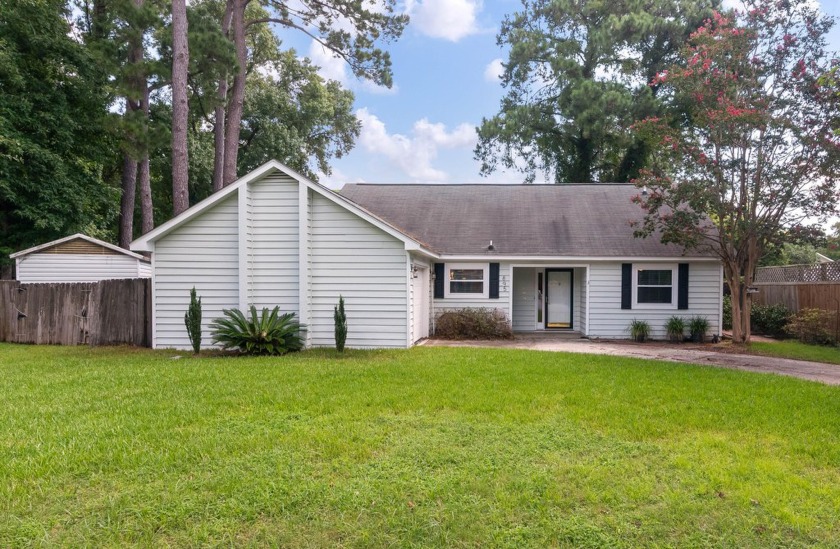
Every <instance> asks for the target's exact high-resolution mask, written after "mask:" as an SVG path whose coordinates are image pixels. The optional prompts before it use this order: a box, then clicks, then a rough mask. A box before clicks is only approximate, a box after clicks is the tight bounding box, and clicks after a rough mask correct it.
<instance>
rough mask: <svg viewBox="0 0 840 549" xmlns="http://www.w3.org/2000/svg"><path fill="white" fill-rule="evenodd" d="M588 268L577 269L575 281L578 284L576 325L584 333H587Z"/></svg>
mask: <svg viewBox="0 0 840 549" xmlns="http://www.w3.org/2000/svg"><path fill="white" fill-rule="evenodd" d="M587 273H588V269H586V268H578V269H575V283H576V284H577V285H578V303H579V305H580V306H579V307H578V309H577V310H578V313H577V315H578V323H577V324H576V325H575V329H576V330H577V331H578V332H580V333H581V334H583V335H587V326H586V293H587V291H588V290H589V288H588V287H587V285H586V277H587Z"/></svg>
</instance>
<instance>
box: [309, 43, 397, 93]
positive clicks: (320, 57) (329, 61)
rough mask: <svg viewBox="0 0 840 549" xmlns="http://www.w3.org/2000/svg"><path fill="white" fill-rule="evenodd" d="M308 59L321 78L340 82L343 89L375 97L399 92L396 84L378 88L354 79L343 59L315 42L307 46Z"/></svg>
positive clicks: (366, 81) (365, 81) (367, 81)
mask: <svg viewBox="0 0 840 549" xmlns="http://www.w3.org/2000/svg"><path fill="white" fill-rule="evenodd" d="M308 57H309V59H310V60H311V61H312V64H313V65H315V66H317V67H318V74H320V75H321V77H322V78H324V79H325V80H335V81H337V82H340V83H341V85H342V86H344V87H345V88H348V89H351V90H357V91H358V90H363V91H366V92H368V93H373V94H377V95H392V94H395V93H397V92H398V91H399V87H398V86H397V85H396V84H394V85H393V86H391V87H390V88H386V87H385V86H378V85H376V84H374V83H373V82H371V81H370V80H360V79H358V78H356V77H355V76H354V75H353V74H352V73H351V72H350V70H349V67H348V66H347V62H346V61H345V60H344V59H342V58H341V57H338V56H337V55H336V54H334V53H333V52H332V51H330V50H329V49H328V48H325V47H324V46H322V45H321V44H319V43H318V42H317V41H316V40H312V42H311V43H310V44H309V54H308Z"/></svg>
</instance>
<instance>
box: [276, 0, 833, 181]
mask: <svg viewBox="0 0 840 549" xmlns="http://www.w3.org/2000/svg"><path fill="white" fill-rule="evenodd" d="M734 3H735V2H734V0H727V1H726V4H727V5H734ZM819 4H820V7H821V9H822V10H823V11H824V12H826V13H828V14H830V15H833V16H835V17H838V18H840V0H819ZM401 7H402V8H403V9H405V10H406V11H407V12H408V13H409V15H410V16H411V23H409V25H408V27H407V28H406V31H405V33H404V34H403V36H402V37H401V38H400V39H399V41H397V42H396V43H394V44H392V45H391V46H390V47H389V48H388V50H389V51H390V52H391V59H392V61H393V70H394V88H393V89H391V90H384V89H377V88H375V87H373V86H372V85H370V84H369V83H366V82H360V81H358V80H356V79H355V78H354V77H352V75H350V74H349V71H348V70H347V68H346V66H344V64H343V61H340V60H338V59H334V58H332V57H331V56H330V55H329V54H328V53H327V52H325V51H324V50H323V49H322V48H320V47H318V46H316V45H315V44H313V43H312V42H310V41H308V40H307V39H306V37H304V36H302V35H298V36H291V35H289V36H281V38H283V39H284V41H285V43H286V44H288V45H289V46H292V47H295V48H296V49H297V50H298V51H300V52H301V53H303V54H306V55H308V56H309V57H310V58H312V59H313V62H315V64H317V65H319V66H321V73H322V75H324V76H325V77H327V78H333V79H336V80H339V81H341V82H343V83H344V84H345V86H346V87H348V88H350V89H352V90H353V91H354V92H355V94H356V104H355V109H356V114H357V116H358V117H359V118H360V120H361V121H362V124H363V128H362V133H361V135H360V137H359V139H358V140H357V142H356V147H355V148H354V149H353V151H351V152H350V154H349V155H347V156H346V157H345V158H343V159H341V160H337V161H334V162H333V167H334V172H333V174H332V176H330V177H323V178H322V182H323V183H325V184H327V185H329V186H330V187H333V188H339V187H341V186H342V185H343V184H344V183H349V182H370V183H410V182H422V183H476V182H500V183H502V182H504V183H520V182H522V176H521V175H520V174H518V173H515V172H507V173H505V172H499V173H495V174H493V175H492V176H491V177H489V178H483V177H481V176H480V175H479V173H478V170H479V163H478V162H476V161H475V160H474V159H473V148H474V146H475V143H476V135H475V127H476V126H477V125H478V124H479V123H480V122H481V119H482V117H489V116H492V115H493V114H495V113H496V112H497V110H498V108H499V101H500V99H501V97H502V95H503V92H504V90H503V89H502V87H501V84H500V82H499V80H498V77H497V76H496V75H497V74H498V70H499V69H500V67H499V61H500V60H504V59H506V55H505V52H504V51H502V49H500V48H499V47H498V46H497V45H496V34H497V32H498V30H499V26H500V24H501V21H502V19H503V18H504V16H505V15H506V14H509V13H514V12H516V11H518V10H519V9H520V8H521V2H520V0H496V1H492V2H490V1H487V2H481V1H480V0H407V1H406V2H405V3H404V4H402V5H401ZM830 41H831V47H832V49H834V50H835V51H837V50H840V28H838V27H835V28H834V30H833V32H832V34H831V36H830Z"/></svg>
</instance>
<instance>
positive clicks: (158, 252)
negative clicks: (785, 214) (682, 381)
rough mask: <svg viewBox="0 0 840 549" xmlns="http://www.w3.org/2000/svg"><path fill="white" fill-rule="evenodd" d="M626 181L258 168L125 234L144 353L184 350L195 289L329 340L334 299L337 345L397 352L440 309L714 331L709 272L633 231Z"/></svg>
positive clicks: (620, 334)
mask: <svg viewBox="0 0 840 549" xmlns="http://www.w3.org/2000/svg"><path fill="white" fill-rule="evenodd" d="M637 192H638V190H637V189H635V188H634V187H633V186H632V185H604V184H597V185H346V186H345V187H344V188H343V189H342V190H341V191H340V192H339V193H336V192H333V191H331V190H329V189H327V188H326V187H323V186H321V185H318V184H316V183H313V182H312V181H309V180H308V179H306V178H305V177H303V176H301V175H299V174H297V173H295V172H294V171H293V170H291V169H289V168H288V167H286V166H283V165H282V164H280V163H278V162H269V163H267V164H265V165H263V166H261V167H260V168H258V169H256V170H254V171H253V172H251V173H249V174H248V175H246V176H244V177H242V178H241V179H239V180H238V181H236V182H235V183H233V184H231V185H229V186H228V187H225V188H224V189H222V190H221V191H219V192H217V193H215V194H213V195H212V196H210V197H208V198H207V199H205V200H204V201H202V202H200V203H198V204H196V205H195V206H193V207H192V208H190V209H189V210H187V211H185V212H184V213H182V214H181V215H179V216H178V217H176V218H174V219H172V220H170V221H169V222H167V223H165V224H163V225H161V226H160V227H158V228H156V229H155V230H153V231H151V232H150V233H148V234H146V235H145V236H143V237H141V238H139V239H137V240H135V241H134V242H133V243H132V245H131V249H132V250H134V251H138V252H139V251H142V252H151V256H152V288H153V311H154V314H153V345H154V347H158V348H162V347H174V348H183V349H187V348H189V346H190V344H189V339H188V337H187V333H186V330H185V328H184V321H183V318H184V312H185V310H186V308H187V305H188V302H189V291H190V289H191V288H192V287H193V286H195V287H196V290H197V292H198V294H199V295H200V296H201V297H202V304H203V309H204V325H205V334H206V335H205V338H204V341H205V342H206V343H205V346H209V345H210V337H209V330H208V327H207V325H208V324H209V323H210V322H211V321H212V319H214V318H216V317H219V316H221V315H222V310H223V309H228V308H233V307H239V308H246V307H249V306H250V305H255V306H256V307H257V308H261V307H274V306H276V305H279V306H280V309H281V311H283V312H295V313H297V315H298V317H299V318H300V320H301V322H303V323H305V324H307V325H308V326H309V330H308V332H307V344H308V345H309V346H332V345H333V344H334V339H333V330H334V326H333V307H334V306H335V305H336V304H337V303H338V298H339V295H343V296H344V299H345V305H346V310H347V322H348V326H349V332H348V337H347V345H348V347H366V348H380V347H391V348H405V347H410V346H412V345H413V344H414V343H416V342H417V341H418V340H420V339H422V338H425V337H428V335H429V333H430V331H433V327H434V319H435V317H436V316H437V315H438V314H440V313H441V312H442V311H445V310H447V309H458V308H464V307H484V308H493V309H498V310H501V311H502V312H504V314H505V315H507V317H508V318H510V319H511V322H512V325H513V328H514V330H516V331H569V332H573V333H578V334H580V335H581V336H583V337H590V338H627V337H629V334H628V332H627V327H628V324H629V323H630V321H631V320H633V319H644V320H647V321H648V322H649V323H650V324H651V327H652V329H653V336H654V337H659V338H664V337H665V331H664V323H665V320H666V319H667V318H668V317H670V316H672V315H679V316H684V317H691V316H695V315H700V316H703V317H705V318H706V319H707V320H708V321H709V323H710V328H711V330H710V331H711V333H713V334H714V333H718V334H719V333H720V327H721V318H722V287H723V269H722V266H721V264H720V262H719V261H718V260H717V259H715V258H713V257H709V256H704V255H699V254H698V255H683V254H682V249H681V248H677V247H675V246H669V245H663V244H662V243H660V242H659V241H658V240H657V239H654V238H650V239H637V238H634V237H633V229H632V227H631V226H630V222H631V221H632V220H634V219H638V218H640V216H641V211H640V209H639V207H638V206H637V205H635V204H633V203H632V202H631V198H632V196H634V195H635V194H636V193H637Z"/></svg>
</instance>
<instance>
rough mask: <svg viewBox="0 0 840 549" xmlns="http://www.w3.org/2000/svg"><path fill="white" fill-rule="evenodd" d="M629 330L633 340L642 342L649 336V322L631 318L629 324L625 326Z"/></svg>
mask: <svg viewBox="0 0 840 549" xmlns="http://www.w3.org/2000/svg"><path fill="white" fill-rule="evenodd" d="M627 331H628V332H630V337H631V338H633V340H634V341H638V342H639V343H644V342H645V341H647V339H648V338H649V337H650V324H649V323H648V322H647V321H646V320H637V319H635V318H634V319H633V320H631V321H630V326H628V327H627Z"/></svg>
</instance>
